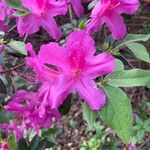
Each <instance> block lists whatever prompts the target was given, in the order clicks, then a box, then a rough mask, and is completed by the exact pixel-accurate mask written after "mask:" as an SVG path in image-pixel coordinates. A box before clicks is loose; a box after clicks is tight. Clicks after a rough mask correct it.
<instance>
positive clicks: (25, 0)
mask: <svg viewBox="0 0 150 150" xmlns="http://www.w3.org/2000/svg"><path fill="white" fill-rule="evenodd" d="M42 1H43V0H42ZM21 2H22V5H23V6H24V7H26V8H27V9H29V10H30V11H31V12H32V13H34V14H38V13H39V7H38V3H37V0H32V1H30V0H21Z"/></svg>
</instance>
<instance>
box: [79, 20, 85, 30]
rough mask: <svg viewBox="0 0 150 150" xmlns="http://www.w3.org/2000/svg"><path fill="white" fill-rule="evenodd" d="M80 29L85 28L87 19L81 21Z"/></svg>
mask: <svg viewBox="0 0 150 150" xmlns="http://www.w3.org/2000/svg"><path fill="white" fill-rule="evenodd" d="M78 28H79V29H84V28H85V21H81V22H80V23H79V25H78Z"/></svg>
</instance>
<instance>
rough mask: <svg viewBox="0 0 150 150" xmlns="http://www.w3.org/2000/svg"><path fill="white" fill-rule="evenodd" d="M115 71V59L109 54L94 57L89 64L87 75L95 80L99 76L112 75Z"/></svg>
mask: <svg viewBox="0 0 150 150" xmlns="http://www.w3.org/2000/svg"><path fill="white" fill-rule="evenodd" d="M114 70H115V58H114V57H113V56H111V55H109V54H107V53H102V54H99V55H97V56H94V57H93V59H92V60H91V61H90V62H89V67H88V68H87V70H86V74H87V75H88V76H89V77H90V78H92V79H94V78H96V77H98V76H102V75H105V74H109V73H112V72H113V71H114Z"/></svg>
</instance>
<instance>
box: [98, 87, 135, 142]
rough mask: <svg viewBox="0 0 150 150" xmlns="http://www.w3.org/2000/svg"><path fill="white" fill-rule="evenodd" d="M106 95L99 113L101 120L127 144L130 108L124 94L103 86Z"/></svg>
mask: <svg viewBox="0 0 150 150" xmlns="http://www.w3.org/2000/svg"><path fill="white" fill-rule="evenodd" d="M103 89H104V90H105V92H106V95H107V103H106V106H105V107H104V108H103V109H102V110H101V111H99V115H100V117H101V118H102V120H103V121H104V122H105V123H106V125H108V126H109V127H110V128H111V129H112V130H113V131H114V132H115V133H116V134H117V135H118V136H119V137H120V138H121V139H122V141H123V142H124V143H125V144H128V143H129V140H130V137H131V131H132V122H133V119H132V108H131V103H130V101H129V99H128V97H127V96H126V94H125V93H124V92H123V91H122V90H121V89H119V88H116V87H113V86H109V85H103Z"/></svg>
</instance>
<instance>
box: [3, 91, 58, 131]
mask: <svg viewBox="0 0 150 150" xmlns="http://www.w3.org/2000/svg"><path fill="white" fill-rule="evenodd" d="M37 97H38V95H37V93H34V92H28V91H24V90H22V91H18V92H17V93H15V94H14V95H13V96H12V98H11V99H12V100H11V101H10V102H9V103H8V104H7V106H5V108H6V109H7V110H8V111H9V112H13V113H15V114H16V116H21V117H22V118H23V121H24V122H23V124H25V126H26V128H27V129H28V128H31V129H34V130H35V131H37V132H38V131H39V129H41V128H49V127H50V126H51V124H52V119H53V118H60V113H59V112H58V110H57V109H53V110H52V109H50V106H48V105H44V107H43V105H42V104H43V103H42V100H41V99H38V98H37ZM44 104H45V103H44ZM43 109H44V110H43ZM41 112H42V113H41Z"/></svg>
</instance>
